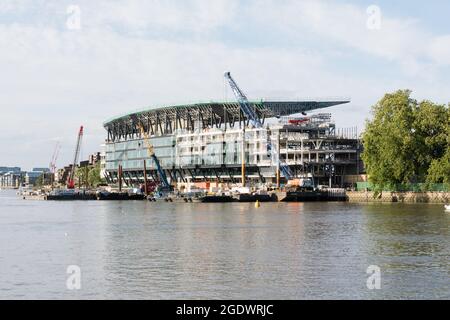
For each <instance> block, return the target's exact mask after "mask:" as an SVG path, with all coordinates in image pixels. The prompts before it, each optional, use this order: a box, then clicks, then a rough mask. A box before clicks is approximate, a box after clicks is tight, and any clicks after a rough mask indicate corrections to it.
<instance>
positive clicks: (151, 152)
mask: <svg viewBox="0 0 450 320" xmlns="http://www.w3.org/2000/svg"><path fill="white" fill-rule="evenodd" d="M137 126H138V128H139V131H140V132H141V135H142V137H143V138H144V143H145V146H146V148H147V151H148V155H149V156H150V157H151V158H152V160H153V161H154V162H155V165H156V169H157V170H158V174H159V176H160V178H161V183H162V185H163V187H164V188H165V189H171V185H170V183H169V181H168V180H167V176H166V174H165V173H164V171H163V169H162V168H161V164H160V163H159V159H158V157H157V156H156V155H155V150H154V148H153V145H152V144H151V142H150V137H149V136H148V133H147V132H146V131H145V129H144V126H143V125H142V123H141V122H140V121H138V123H137Z"/></svg>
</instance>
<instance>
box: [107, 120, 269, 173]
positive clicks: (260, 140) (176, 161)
mask: <svg viewBox="0 0 450 320" xmlns="http://www.w3.org/2000/svg"><path fill="white" fill-rule="evenodd" d="M150 142H151V144H152V145H153V147H154V151H155V154H156V156H157V157H158V159H159V161H160V163H161V166H162V167H163V168H173V167H180V168H182V167H192V166H196V165H199V166H221V165H222V164H225V165H240V164H241V157H242V154H241V150H242V146H243V143H245V162H246V163H247V164H253V165H256V164H258V165H272V163H273V159H270V158H269V157H268V156H267V131H266V130H265V129H249V130H247V131H246V132H245V139H244V142H243V132H242V130H228V131H224V130H219V129H216V130H205V131H202V132H196V133H187V134H186V133H184V134H183V133H180V134H175V135H170V136H164V137H153V138H151V139H150ZM105 155H106V170H109V171H115V170H118V167H119V165H122V167H123V169H124V170H142V168H143V160H144V159H146V160H147V167H148V168H149V169H156V167H155V164H154V163H153V161H152V160H151V158H150V157H149V156H148V151H147V149H146V147H145V143H144V141H143V140H142V139H137V140H130V141H124V142H116V143H108V144H107V145H106V152H105Z"/></svg>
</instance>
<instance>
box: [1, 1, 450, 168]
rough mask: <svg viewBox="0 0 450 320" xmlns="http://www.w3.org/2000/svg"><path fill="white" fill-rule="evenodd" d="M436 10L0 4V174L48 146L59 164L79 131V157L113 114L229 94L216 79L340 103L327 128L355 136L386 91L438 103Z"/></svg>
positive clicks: (350, 5)
mask: <svg viewBox="0 0 450 320" xmlns="http://www.w3.org/2000/svg"><path fill="white" fill-rule="evenodd" d="M71 5H75V6H76V7H71ZM371 5H376V6H377V7H371ZM378 9H379V10H380V14H378ZM449 13H450V2H449V1H447V0H436V1H387V0H386V1H384V0H383V1H381V0H380V1H377V2H372V1H325V0H324V1H320V0H312V1H309V0H304V1H302V0H272V1H271V0H255V1H248V0H241V1H239V0H214V1H207V0H205V1H203V0H180V1H168V0H161V1H134V0H123V1H76V0H71V1H43V0H40V1H38V0H32V1H31V0H30V1H10V0H0V111H1V112H0V115H1V116H0V117H1V118H0V119H1V123H0V166H2V165H10V166H12V165H19V166H22V167H23V168H24V169H29V168H31V167H33V166H36V167H41V166H47V165H48V163H49V162H50V158H51V156H52V153H53V149H54V146H55V143H56V141H60V142H61V144H62V150H61V155H60V158H59V161H58V165H59V166H61V165H63V164H66V163H68V162H69V161H70V160H71V158H72V156H73V151H74V150H73V149H74V145H75V140H76V134H77V131H78V128H79V126H80V125H81V124H83V125H84V126H85V132H86V134H85V138H84V143H83V149H82V155H83V156H87V155H88V154H89V153H92V152H94V151H97V150H99V145H100V144H101V143H102V141H103V140H104V138H105V131H104V129H103V126H102V123H103V122H104V121H105V120H107V119H108V118H111V117H113V116H115V115H117V114H123V113H126V112H128V111H132V110H135V109H140V108H143V107H146V106H152V105H160V104H166V103H174V102H177V103H183V102H190V101H198V100H201V101H209V100H211V99H223V98H224V97H228V98H231V97H232V96H231V92H230V90H229V89H225V88H226V87H225V86H224V80H223V72H224V71H231V72H232V74H233V76H234V77H235V79H236V80H237V81H238V83H239V85H240V86H241V87H242V88H243V89H244V91H246V92H247V93H248V95H249V96H250V97H252V98H261V97H284V98H294V97H329V96H348V97H351V99H352V103H351V104H349V105H344V106H341V107H334V108H330V109H327V110H329V111H330V112H332V113H333V115H334V117H335V119H336V122H337V125H338V126H339V127H349V126H355V125H357V126H358V127H360V128H362V127H363V124H364V119H366V118H367V117H369V116H370V113H369V110H370V106H371V105H373V104H374V103H375V102H376V101H377V100H378V99H379V98H380V97H381V96H382V95H383V94H384V93H386V92H390V91H394V90H397V89H404V88H409V89H411V90H413V92H414V97H416V98H417V99H423V98H429V99H431V100H434V101H436V102H440V103H448V102H449V101H450V90H449V88H450V22H449V18H448V14H449ZM78 18H79V19H78Z"/></svg>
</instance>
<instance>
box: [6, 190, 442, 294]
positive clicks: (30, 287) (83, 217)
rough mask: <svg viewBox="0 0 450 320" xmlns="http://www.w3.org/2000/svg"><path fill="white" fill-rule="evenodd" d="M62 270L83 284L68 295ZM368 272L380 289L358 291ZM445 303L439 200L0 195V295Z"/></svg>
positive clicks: (361, 288) (365, 286)
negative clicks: (181, 200)
mask: <svg viewBox="0 0 450 320" xmlns="http://www.w3.org/2000/svg"><path fill="white" fill-rule="evenodd" d="M69 265H77V266H79V267H80V269H81V289H80V290H68V289H67V287H66V280H67V278H68V277H69V275H68V274H67V273H66V271H67V267H68V266H69ZM370 265H377V266H379V267H380V268H381V289H380V290H369V289H368V288H367V284H366V281H367V278H368V277H369V275H368V274H367V273H366V271H367V268H368V267H369V266H370ZM209 298H212V299H340V298H344V299H406V298H409V299H427V298H437V299H449V298H450V214H448V213H445V212H444V210H443V205H402V204H385V205H379V204H376V205H375V204H372V205H371V204H346V203H309V204H302V203H290V204H277V203H270V204H262V206H261V208H259V209H255V207H254V205H253V204H166V203H161V204H155V203H147V202H96V201H92V202H64V203H62V202H44V201H43V202H39V201H24V200H21V199H19V198H18V197H17V196H16V195H15V193H14V192H11V191H0V299H209Z"/></svg>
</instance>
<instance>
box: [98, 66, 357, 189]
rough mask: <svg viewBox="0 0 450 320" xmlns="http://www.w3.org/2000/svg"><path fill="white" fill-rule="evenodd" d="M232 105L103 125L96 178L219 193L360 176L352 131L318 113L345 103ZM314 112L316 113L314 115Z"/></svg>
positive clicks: (242, 101) (132, 116) (167, 110)
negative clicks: (100, 168)
mask: <svg viewBox="0 0 450 320" xmlns="http://www.w3.org/2000/svg"><path fill="white" fill-rule="evenodd" d="M225 79H226V80H227V81H228V83H229V85H230V87H231V89H232V91H233V93H234V95H235V97H236V100H235V101H226V102H218V101H211V102H207V103H196V104H188V105H176V106H162V107H153V108H147V109H145V110H143V111H140V112H135V113H129V114H126V115H123V116H120V117H116V118H114V119H111V120H109V121H107V122H105V123H104V127H105V129H106V132H107V138H106V144H105V150H104V163H103V173H104V176H105V178H106V180H107V182H108V184H110V185H115V186H118V187H119V188H122V187H123V188H135V187H139V186H144V187H146V189H147V190H146V192H149V190H148V189H151V191H153V189H154V188H158V187H161V188H163V189H164V188H165V189H168V190H169V189H170V190H178V191H180V192H192V190H205V191H207V192H224V191H227V190H230V189H232V188H236V187H241V188H242V187H243V188H247V189H248V190H260V189H281V188H283V187H286V186H298V187H311V188H313V189H317V188H319V187H327V188H348V187H351V186H352V185H353V184H354V183H355V182H356V181H357V180H358V179H359V176H360V174H362V173H363V172H364V166H363V164H362V161H361V159H360V153H361V151H362V150H361V145H360V141H359V140H358V133H357V128H346V129H341V128H338V127H336V124H335V123H334V121H333V119H332V116H331V114H330V113H323V112H322V111H324V110H322V109H325V108H328V107H332V106H337V105H344V104H347V103H349V102H350V100H349V99H331V100H330V99H327V100H317V99H316V100H302V101H300V100H299V101H272V100H259V101H249V100H248V99H247V96H246V95H245V94H244V93H243V91H242V90H241V89H240V88H239V86H238V85H237V83H236V82H235V81H234V79H233V78H232V77H231V74H230V73H226V74H225ZM319 111H320V112H321V113H316V112H319Z"/></svg>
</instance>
